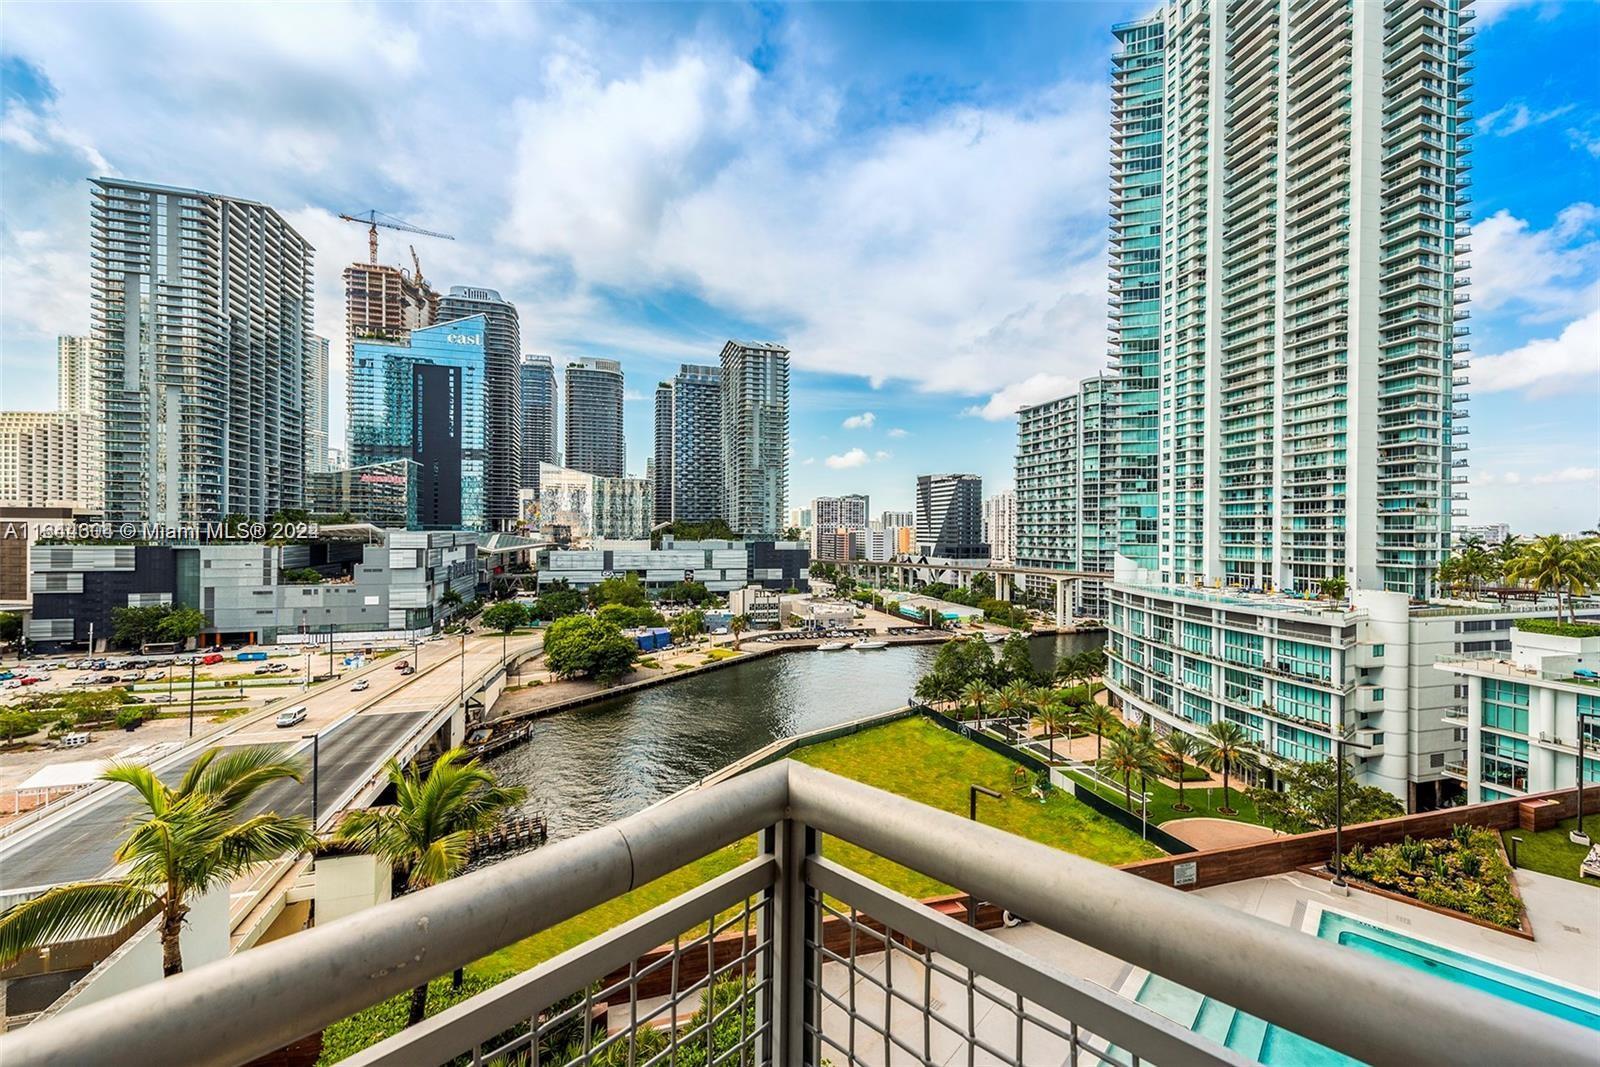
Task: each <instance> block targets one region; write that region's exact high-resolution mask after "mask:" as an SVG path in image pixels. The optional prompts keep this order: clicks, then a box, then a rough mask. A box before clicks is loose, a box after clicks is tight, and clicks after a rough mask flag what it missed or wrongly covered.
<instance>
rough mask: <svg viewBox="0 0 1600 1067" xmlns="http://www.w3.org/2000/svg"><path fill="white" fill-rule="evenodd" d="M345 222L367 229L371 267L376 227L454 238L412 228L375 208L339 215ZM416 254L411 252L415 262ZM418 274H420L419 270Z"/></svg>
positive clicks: (374, 261) (375, 260)
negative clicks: (358, 224) (357, 213)
mask: <svg viewBox="0 0 1600 1067" xmlns="http://www.w3.org/2000/svg"><path fill="white" fill-rule="evenodd" d="M339 217H340V218H341V219H343V220H344V221H346V222H359V223H362V224H363V225H365V226H366V227H367V254H368V255H369V257H370V258H371V260H372V265H373V266H377V265H378V227H379V226H382V227H383V228H384V229H386V230H400V231H401V232H403V233H420V234H421V235H422V236H424V237H438V238H441V239H442V240H446V241H454V240H455V237H453V236H452V235H450V234H448V233H435V232H434V231H433V230H424V229H423V228H422V227H420V226H413V225H411V223H409V222H407V221H406V220H405V219H397V218H395V217H394V216H393V215H386V214H384V213H383V212H382V211H379V210H378V209H376V208H370V209H368V210H367V211H366V212H365V213H363V214H360V215H340V216H339ZM415 257H416V253H415V251H413V252H412V258H413V260H415ZM418 274H419V275H420V274H421V270H420V268H419V270H418Z"/></svg>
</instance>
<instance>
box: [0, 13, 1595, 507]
mask: <svg viewBox="0 0 1600 1067" xmlns="http://www.w3.org/2000/svg"><path fill="white" fill-rule="evenodd" d="M1146 7H1147V5H1145V4H1131V3H1073V4H1066V3H1061V4H1047V5H1010V4H981V5H959V4H944V5H850V4H826V5H824V4H816V5H807V6H798V7H787V6H780V5H756V6H745V5H732V4H725V5H712V6H685V5H672V4H654V5H623V6H596V5H589V6H582V7H565V6H559V5H539V6H521V5H517V4H512V3H504V4H496V5H490V4H472V5H465V4H462V5H448V6H447V5H427V4H404V5H368V4H350V5H342V6H338V7H315V6H309V5H293V4H279V5H251V6H244V5H233V6H225V5H204V6H199V5H195V6H190V5H183V4H164V5H150V6H144V5H139V4H119V5H102V6H97V7H94V8H93V9H92V11H93V14H92V15H91V16H87V17H86V12H87V11H90V10H91V9H90V8H88V7H86V6H85V5H77V4H28V3H16V2H13V3H10V4H8V5H7V10H6V22H5V32H4V35H3V37H0V99H3V112H0V355H3V361H0V390H3V393H4V399H3V405H4V406H5V407H7V408H12V407H22V408H47V407H50V406H52V405H53V403H54V396H55V393H54V388H55V383H54V337H55V335H56V334H58V333H71V332H82V331H84V330H85V329H86V327H87V324H88V279H87V262H88V241H87V237H88V213H87V203H88V187H87V184H86V181H85V179H87V178H89V177H91V176H94V175H97V174H117V175H123V176H127V177H133V178H138V179H144V180H150V181H158V182H165V183H170V184H176V185H186V186H195V187H200V188H206V189H212V190H216V191H218V192H225V193H230V194H233V195H238V196H243V197H249V198H253V199H258V200H262V201H265V202H267V203H270V204H272V205H274V206H275V207H277V208H278V209H279V210H280V211H282V212H283V213H284V214H285V216H286V217H288V218H289V219H290V220H291V221H292V222H293V223H294V225H296V226H297V227H298V228H299V229H300V230H301V231H302V232H303V233H305V234H306V235H307V237H308V238H309V239H310V240H311V242H312V243H313V244H314V245H315V246H316V247H317V249H318V255H317V272H318V291H317V302H318V303H317V318H318V324H319V330H320V332H322V333H324V334H326V335H327V336H330V337H332V338H334V339H335V348H336V350H337V349H338V348H339V347H340V345H339V339H340V338H341V337H342V333H343V328H342V321H343V306H342V303H341V294H340V292H339V284H338V275H339V270H340V269H341V267H342V266H343V265H344V264H345V263H347V262H349V261H350V260H352V259H358V258H364V257H365V252H366V240H365V238H366V235H365V233H364V232H363V231H362V230H361V229H360V228H359V227H356V226H352V225H349V224H346V223H341V222H339V221H337V219H336V217H335V216H336V215H337V214H338V213H339V212H342V211H348V212H359V211H362V210H365V209H367V208H369V207H376V208H378V209H380V210H383V211H386V212H389V213H391V214H394V215H398V216H401V217H404V218H407V219H410V220H412V221H414V222H416V223H418V224H419V225H423V226H426V227H428V228H430V229H438V230H444V231H447V232H450V233H453V234H455V235H457V240H456V241H454V242H443V241H434V240H427V239H420V240H418V241H417V245H418V252H419V254H420V255H421V256H422V262H423V266H424V268H425V271H426V273H427V275H428V277H429V278H430V279H431V280H432V281H434V282H435V283H436V284H439V285H450V284H473V285H486V286H492V287H495V288H498V289H500V290H501V291H502V292H503V293H504V294H505V295H506V296H507V297H508V298H510V299H512V300H514V301H515V302H516V303H517V305H518V307H519V309H520V311H521V318H522V330H523V338H524V350H525V351H528V352H546V353H550V354H553V355H556V356H558V357H562V356H571V357H576V356H583V355H595V356H609V357H615V358H619V359H621V360H622V361H623V363H624V367H625V370H626V372H627V375H628V387H629V396H630V400H629V402H628V404H627V415H628V425H627V431H628V442H629V460H630V466H631V467H633V468H635V469H640V470H642V468H643V466H644V458H645V454H646V450H647V449H648V447H649V442H650V438H651V429H650V418H651V410H650V409H651V402H650V400H649V398H650V397H651V395H652V391H653V387H654V384H655V382H656V381H657V380H658V379H659V378H661V377H664V376H667V375H669V374H670V373H671V371H672V369H673V368H674V367H675V366H676V365H677V364H678V363H680V362H685V361H688V362H693V361H712V360H714V359H715V357H716V355H717V352H718V351H719V350H720V348H721V346H722V342H723V341H724V340H725V339H726V338H728V337H741V338H750V339H762V340H776V341H780V342H782V343H785V344H787V345H789V346H790V348H791V349H792V350H793V352H794V363H795V368H796V376H795V382H794V411H793V416H794V417H793V438H794V450H795V455H794V466H793V469H792V472H791V479H790V484H791V487H792V489H791V493H792V496H793V498H794V499H795V500H796V501H799V500H803V499H807V498H809V497H811V496H813V495H816V494H818V493H824V492H849V491H864V492H868V493H870V494H871V495H872V497H873V506H874V509H875V510H877V509H879V508H889V507H906V506H909V504H910V501H911V492H912V485H913V480H914V477H915V475H916V474H917V473H918V472H925V471H930V470H963V471H976V472H977V473H980V474H982V475H983V476H984V478H985V480H986V483H987V484H988V486H989V487H991V488H999V487H1003V486H1006V485H1009V484H1010V480H1011V464H1012V453H1013V451H1014V434H1015V425H1014V420H1013V419H1012V417H1011V414H1010V413H1011V412H1012V410H1014V408H1015V407H1016V406H1017V404H1018V403H1022V402H1034V401H1038V400H1043V399H1048V398H1049V397H1051V396H1055V395H1059V394H1061V393H1063V392H1065V391H1067V389H1068V388H1070V386H1071V383H1072V382H1073V381H1075V380H1076V379H1077V378H1079V377H1081V376H1083V375H1085V374H1091V373H1094V372H1095V371H1097V370H1099V369H1100V368H1101V367H1102V365H1103V363H1104V360H1105V331H1104V324H1105V226H1106V169H1107V143H1108V132H1107V93H1106V72H1107V66H1108V61H1109V57H1110V52H1111V46H1112V41H1111V38H1110V34H1109V32H1108V28H1109V26H1110V25H1111V24H1112V23H1114V22H1117V21H1119V20H1122V19H1125V18H1129V17H1133V16H1136V15H1138V14H1140V13H1141V12H1142V11H1143V10H1145V9H1146ZM1477 10H1478V11H1479V17H1478V24H1479V25H1480V27H1481V30H1480V32H1479V36H1478V51H1477V88H1476V91H1475V94H1474V95H1475V101H1474V103H1473V105H1472V112H1473V114H1474V115H1475V116H1476V122H1477V125H1478V136H1477V138H1476V141H1475V151H1474V160H1475V169H1474V181H1473V187H1472V195H1473V211H1474V215H1475V219H1474V233H1473V236H1472V242H1471V243H1472V253H1471V256H1470V258H1471V261H1472V266H1471V270H1470V275H1471V278H1472V283H1473V286H1472V304H1471V307H1472V310H1473V317H1472V321H1471V326H1472V334H1473V336H1472V341H1473V347H1474V351H1475V356H1476V359H1475V366H1474V367H1473V369H1472V371H1471V376H1472V378H1473V382H1472V385H1471V387H1470V392H1471V394H1472V403H1471V410H1472V419H1471V422H1470V426H1471V430H1472V436H1471V443H1472V451H1471V461H1472V476H1473V484H1472V486H1471V501H1470V503H1469V505H1468V508H1469V510H1470V513H1471V517H1472V519H1473V520H1474V521H1509V522H1511V523H1512V524H1513V526H1515V527H1516V528H1518V529H1520V530H1523V531H1532V530H1538V529H1580V528H1587V527H1592V526H1595V525H1596V524H1597V523H1600V471H1597V470H1596V468H1600V430H1597V427H1600V270H1597V268H1600V208H1597V207H1596V205H1597V204H1600V84H1597V79H1596V77H1595V75H1594V66H1593V58H1594V45H1595V43H1596V41H1597V40H1600V4H1595V3H1590V2H1587V0H1574V2H1568V3H1544V2H1537V0H1535V2H1525V0H1523V2H1518V0H1510V2H1501V3H1491V2H1480V3H1479V4H1478V5H1477ZM381 242H382V243H381V255H382V258H383V259H384V260H386V261H388V262H396V263H398V262H402V261H405V260H406V259H407V258H408V257H407V253H406V249H405V244H404V243H403V242H402V241H401V240H400V235H397V234H389V233H387V232H385V233H383V235H382V237H381ZM335 363H336V364H340V363H341V360H340V359H338V358H336V359H335ZM333 392H334V407H335V409H336V426H335V434H336V437H337V434H338V430H339V428H340V426H342V418H343V400H342V392H343V368H342V366H336V367H335V377H334V383H333Z"/></svg>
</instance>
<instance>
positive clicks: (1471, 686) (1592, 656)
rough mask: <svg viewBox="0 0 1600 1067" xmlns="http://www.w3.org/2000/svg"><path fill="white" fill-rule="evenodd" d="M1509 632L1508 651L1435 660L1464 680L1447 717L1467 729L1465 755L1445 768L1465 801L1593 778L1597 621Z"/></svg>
mask: <svg viewBox="0 0 1600 1067" xmlns="http://www.w3.org/2000/svg"><path fill="white" fill-rule="evenodd" d="M1535 625H1536V626H1537V629H1523V628H1522V627H1521V626H1520V625H1519V626H1518V628H1516V629H1514V630H1512V631H1511V651H1510V652H1509V653H1504V652H1492V653H1485V654H1479V655H1463V656H1450V657H1447V658H1445V659H1443V660H1441V661H1440V662H1439V663H1437V664H1436V665H1435V666H1436V668H1437V669H1438V670H1439V671H1441V672H1444V673H1445V674H1446V675H1447V676H1449V677H1451V678H1452V680H1459V682H1458V684H1459V683H1460V682H1464V683H1465V686H1464V687H1465V689H1466V699H1465V703H1464V704H1463V706H1462V707H1460V708H1459V709H1457V712H1456V717H1455V718H1454V721H1456V722H1458V723H1459V724H1460V725H1461V726H1462V727H1464V728H1465V730H1466V734H1467V751H1466V758H1465V759H1464V760H1460V761H1454V762H1452V764H1451V766H1450V768H1449V769H1450V773H1451V774H1452V775H1454V776H1455V777H1458V778H1460V779H1461V780H1462V781H1465V782H1466V783H1467V800H1468V801H1470V802H1472V803H1479V802H1482V801H1489V800H1504V799H1506V798H1508V797H1517V796H1521V795H1523V794H1525V793H1542V792H1546V791H1548V790H1551V789H1565V788H1568V787H1570V786H1573V785H1576V784H1577V776H1578V760H1579V746H1580V742H1581V745H1582V751H1583V755H1582V759H1583V780H1584V781H1585V782H1600V626H1594V625H1580V626H1576V627H1571V626H1569V627H1559V626H1550V625H1549V624H1548V623H1545V622H1541V623H1538V624H1535Z"/></svg>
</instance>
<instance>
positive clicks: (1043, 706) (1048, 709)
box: [1033, 690, 1068, 765]
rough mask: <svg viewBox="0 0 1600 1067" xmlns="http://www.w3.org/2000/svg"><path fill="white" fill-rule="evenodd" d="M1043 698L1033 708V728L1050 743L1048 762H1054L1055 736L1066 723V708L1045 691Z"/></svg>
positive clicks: (1053, 695) (1052, 694)
mask: <svg viewBox="0 0 1600 1067" xmlns="http://www.w3.org/2000/svg"><path fill="white" fill-rule="evenodd" d="M1044 692H1045V694H1046V695H1045V696H1043V697H1042V698H1040V699H1039V701H1038V703H1037V704H1036V705H1035V706H1034V713H1033V726H1034V728H1035V729H1039V730H1043V731H1044V732H1045V734H1046V735H1047V737H1048V739H1049V743H1050V762H1051V764H1052V765H1053V764H1054V763H1055V761H1056V734H1057V733H1058V732H1059V731H1060V730H1061V728H1062V726H1063V725H1064V724H1065V723H1066V722H1067V721H1068V715H1067V706H1066V705H1065V704H1063V703H1061V701H1060V700H1058V699H1056V695H1055V694H1054V693H1051V692H1050V691H1049V690H1045V691H1044Z"/></svg>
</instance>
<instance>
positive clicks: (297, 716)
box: [277, 704, 306, 727]
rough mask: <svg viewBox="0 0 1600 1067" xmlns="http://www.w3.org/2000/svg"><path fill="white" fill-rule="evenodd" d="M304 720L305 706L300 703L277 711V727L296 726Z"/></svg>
mask: <svg viewBox="0 0 1600 1067" xmlns="http://www.w3.org/2000/svg"><path fill="white" fill-rule="evenodd" d="M305 721H306V706H305V705H304V704H301V705H300V706H299V707H297V708H290V709H289V710H288V711H280V712H278V718H277V724H278V726H279V727H286V726H298V725H300V724H301V723H303V722H305Z"/></svg>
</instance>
